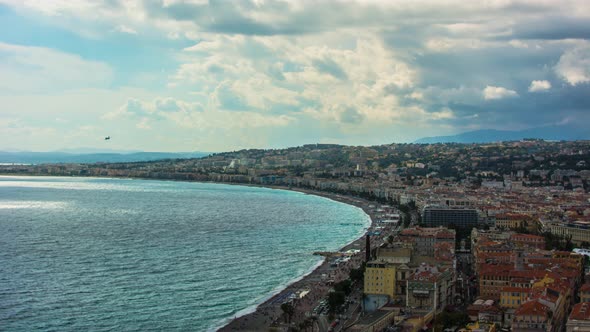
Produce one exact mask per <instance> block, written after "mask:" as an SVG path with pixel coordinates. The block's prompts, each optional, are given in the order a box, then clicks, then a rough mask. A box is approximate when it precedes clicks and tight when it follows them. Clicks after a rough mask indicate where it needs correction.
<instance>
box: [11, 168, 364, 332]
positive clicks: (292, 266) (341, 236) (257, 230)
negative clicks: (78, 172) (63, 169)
mask: <svg viewBox="0 0 590 332" xmlns="http://www.w3.org/2000/svg"><path fill="white" fill-rule="evenodd" d="M369 225H370V218H369V216H368V215H366V214H365V213H364V212H363V211H362V210H361V209H359V208H357V207H354V206H351V205H347V204H343V203H339V202H336V201H333V200H330V199H327V198H323V197H319V196H314V195H307V194H303V193H299V192H294V191H288V190H276V189H269V188H258V187H247V186H234V185H224V184H213V183H196V182H174V181H157V180H153V181H152V180H136V179H112V178H81V177H24V176H23V177H20V176H18V177H17V176H14V177H13V176H0V331H214V330H216V329H218V328H220V327H221V326H223V325H225V324H226V323H228V322H229V321H230V320H231V319H233V318H234V317H237V316H240V315H243V314H246V313H249V312H252V311H253V310H254V309H255V307H256V305H257V304H260V303H261V302H263V301H264V300H266V299H268V298H270V297H271V296H272V295H274V294H276V293H277V292H279V291H280V290H282V289H284V288H285V287H286V286H287V285H288V284H290V283H291V282H293V281H294V280H296V279H298V278H301V277H302V276H303V275H305V274H307V273H309V272H311V271H312V270H313V269H314V268H315V267H316V266H317V265H318V264H320V263H321V261H322V259H321V258H320V257H318V256H314V255H312V253H313V252H314V251H332V250H337V249H339V248H341V247H342V246H343V245H345V244H347V243H349V242H351V241H352V240H354V239H356V238H358V237H359V236H361V235H362V234H363V233H364V232H365V231H366V229H367V228H368V227H369Z"/></svg>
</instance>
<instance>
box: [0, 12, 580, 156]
mask: <svg viewBox="0 0 590 332" xmlns="http://www.w3.org/2000/svg"><path fill="white" fill-rule="evenodd" d="M564 1H565V2H563V1H560V2H556V1H544V0H538V1H537V0H510V1H504V0H499V1H488V2H485V3H482V2H465V1H461V0H449V1H444V2H441V1H437V0H424V1H418V2H416V1H405V0H401V1H381V0H350V1H320V2H318V1H309V0H301V1H291V0H287V1H279V0H276V1H275V0H265V1H259V0H252V1H249V0H236V1H232V0H229V1H227V2H223V3H220V2H217V1H206V0H198V1H194V0H191V1H182V0H166V1H147V0H146V1H144V0H129V1H120V0H108V1H86V2H75V1H74V2H72V1H65V0H56V1H38V0H0V3H6V4H7V5H8V6H10V9H8V12H9V14H11V13H14V14H15V16H18V17H20V18H22V20H21V21H23V22H24V21H27V22H28V24H30V25H31V24H33V22H41V23H39V24H42V27H43V28H45V27H46V28H47V29H48V30H51V29H53V30H54V34H53V35H47V37H51V36H53V37H55V36H58V37H60V38H61V37H63V34H64V33H69V34H70V35H71V34H77V36H75V37H78V38H77V39H76V38H74V39H76V40H70V39H68V43H67V45H65V44H66V43H64V42H62V41H58V40H55V39H54V40H51V38H45V37H44V38H43V43H44V44H43V45H60V46H62V47H64V49H66V47H67V50H68V51H67V52H66V51H63V50H62V51H60V50H57V49H51V48H48V47H33V46H24V45H12V46H16V47H23V48H24V49H26V50H25V51H22V52H21V51H18V52H21V53H18V52H17V51H15V50H14V49H10V47H8V48H7V47H4V48H2V47H0V58H1V59H2V61H0V91H1V92H0V97H6V98H8V97H9V96H11V95H12V94H15V93H20V94H23V93H28V95H27V96H28V97H29V98H31V99H35V98H37V99H35V100H42V101H43V102H44V103H46V104H47V105H51V107H49V108H47V109H46V108H45V107H44V105H42V103H41V102H37V103H36V104H32V103H27V102H25V101H23V100H22V99H15V98H8V99H6V98H5V99H3V100H2V102H3V103H2V105H8V106H7V107H6V108H3V112H4V113H6V114H10V115H13V114H18V112H19V111H22V112H26V114H27V116H28V117H29V118H30V120H28V121H25V120H23V121H24V122H26V125H27V126H28V127H31V128H33V127H35V123H34V121H35V120H33V119H36V118H39V117H42V118H43V121H47V119H56V118H62V119H67V120H68V124H69V125H71V126H83V125H85V124H87V123H94V122H95V121H103V122H104V123H108V124H109V126H121V130H122V131H123V132H124V133H126V132H127V131H128V132H129V134H130V135H131V134H133V135H137V136H138V137H147V138H151V137H150V136H142V135H147V134H146V133H147V132H151V133H152V134H154V133H156V132H157V133H162V136H164V137H163V138H162V139H161V140H162V141H161V142H162V143H161V144H162V145H161V146H166V145H165V144H169V145H168V146H171V147H174V148H177V147H179V146H189V143H190V144H197V143H198V144H199V146H201V145H200V144H208V146H210V148H207V150H217V149H233V148H235V147H237V146H244V147H247V146H248V144H259V146H263V147H264V146H269V145H270V144H274V145H275V146H276V145H281V144H283V145H284V144H287V143H290V144H299V143H300V142H302V141H304V140H309V141H310V142H314V141H315V142H317V141H338V140H340V141H342V142H349V143H352V144H366V143H371V144H372V143H375V144H377V143H382V142H387V141H390V140H393V139H396V140H411V138H412V137H416V135H420V133H423V132H425V131H428V132H430V133H432V134H433V135H438V134H449V133H453V132H457V131H461V130H464V129H466V128H467V129H471V128H498V127H502V126H504V125H506V124H507V123H508V122H509V123H510V126H512V127H514V128H518V127H523V126H535V125H542V124H544V123H557V122H559V121H561V120H562V119H563V118H568V119H579V118H580V117H581V114H583V113H584V112H585V110H587V109H588V107H590V101H589V98H587V96H588V95H589V94H590V85H589V84H588V82H589V81H590V72H589V68H590V66H589V65H588V59H589V58H590V51H589V50H588V41H587V40H588V31H590V30H589V29H588V27H589V23H588V22H590V14H588V13H590V8H589V6H590V4H589V3H588V2H587V1H586V0H564ZM35 24H36V23H35ZM24 28H25V30H23V31H27V30H26V29H27V28H29V27H28V26H25V27H24ZM58 32H59V33H58ZM114 32H115V33H114ZM137 32H139V33H137ZM123 34H131V35H133V36H130V35H127V36H125V35H123ZM43 36H46V35H45V34H44V35H43ZM19 38H20V37H19ZM23 38H24V39H26V40H23V44H25V43H27V44H29V45H33V44H35V43H40V41H39V40H40V38H25V37H23ZM121 41H125V43H121ZM3 45H4V44H3ZM64 45H65V46H64ZM88 45H92V47H87V46H88ZM114 45H116V46H117V48H116V49H112V50H113V52H93V50H94V49H93V47H96V48H97V49H101V50H111V49H110V48H109V47H112V46H114ZM52 47H55V46H52ZM137 50H142V52H143V50H145V53H146V54H148V53H150V54H155V56H153V57H151V56H150V57H145V58H142V59H141V61H139V60H137V61H135V59H136V57H135V56H134V55H136V54H138V53H139V52H138V51H137ZM74 51H78V52H80V54H87V55H85V56H80V55H76V54H73V53H71V52H74ZM11 52H12V53H11ZM84 52H88V53H84ZM33 58H34V59H33ZM90 58H92V60H91V59H90ZM31 59H32V60H31ZM124 59H133V60H132V61H129V60H127V61H123V60H124ZM146 67H149V70H146ZM88 73H92V75H89V74H88ZM150 76H151V77H152V78H151V79H150V80H149V81H148V80H146V79H139V78H140V77H141V78H144V77H150ZM128 77H132V78H131V79H128ZM560 80H563V84H556V83H555V82H558V81H560ZM113 86H115V87H121V86H129V87H130V88H131V87H133V89H134V91H131V92H129V91H125V92H126V93H122V92H121V91H114V90H116V89H117V88H113ZM78 87H82V89H86V90H93V89H94V90H93V91H95V90H96V91H98V90H101V91H103V90H111V92H112V94H108V93H104V92H100V93H99V92H95V93H96V96H94V97H93V95H91V94H90V93H87V94H83V95H84V96H85V97H89V99H90V100H92V103H93V107H85V106H84V103H83V102H80V100H82V99H81V98H78V99H79V100H78V99H77V102H76V105H77V107H75V108H76V110H74V108H73V107H70V106H69V105H68V103H69V102H70V100H71V97H72V94H71V93H70V92H71V91H72V89H74V90H75V89H77V88H78ZM548 90H549V91H550V93H523V92H524V91H529V92H541V91H548ZM2 92H4V93H5V94H6V95H5V96H2ZM128 92H129V93H128ZM519 92H520V95H519ZM41 95H43V96H41ZM81 95H82V94H81ZM97 96H99V97H97ZM160 96H164V97H160ZM129 97H133V98H129ZM514 97H519V98H514ZM40 109H43V110H44V112H46V113H47V116H46V117H44V114H45V113H42V112H41V111H39V110H40ZM60 109H68V112H69V113H68V114H64V113H62V111H60ZM90 109H92V111H89V110H90ZM5 110H6V111H5ZM87 112H89V113H92V114H91V116H86V113H87ZM105 113H107V114H106V115H105ZM23 119H24V117H23ZM101 119H102V120H101ZM106 119H116V120H117V121H106ZM572 121H575V120H572ZM229 128H231V129H229ZM60 129H61V128H60ZM146 129H152V130H151V131H150V130H146ZM58 131H59V130H58ZM196 133H198V135H197V134H196ZM209 135H211V137H223V140H218V141H219V142H217V141H214V139H213V138H211V139H209V138H208V137H209ZM412 135H414V136H412ZM117 136H119V137H120V136H121V134H118V135H117ZM154 138H155V136H154ZM158 140H160V138H158ZM130 142H131V140H130ZM158 144H159V143H158ZM213 147H215V148H213ZM130 148H131V147H130Z"/></svg>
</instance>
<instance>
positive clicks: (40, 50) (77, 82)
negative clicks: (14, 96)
mask: <svg viewBox="0 0 590 332" xmlns="http://www.w3.org/2000/svg"><path fill="white" fill-rule="evenodd" d="M0 58H1V59H2V61H1V62H0V91H2V92H8V93H23V92H27V93H30V92H48V91H63V90H67V89H80V88H89V87H100V86H106V85H107V84H108V83H109V82H111V80H112V78H113V71H112V69H111V68H110V67H109V66H108V65H107V64H105V63H102V62H97V61H89V60H85V59H82V58H81V57H80V56H78V55H74V54H69V53H64V52H61V51H57V50H53V49H49V48H45V47H33V46H21V45H14V44H6V43H1V42H0ZM89 73H92V74H91V75H89ZM2 92H0V94H1V93H2Z"/></svg>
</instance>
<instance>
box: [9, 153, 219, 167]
mask: <svg viewBox="0 0 590 332" xmlns="http://www.w3.org/2000/svg"><path fill="white" fill-rule="evenodd" d="M76 151H78V150H76ZM79 151H80V152H81V151H83V150H79ZM208 155H209V153H205V152H177V153H174V152H123V151H119V152H94V153H71V152H62V151H56V152H26V151H18V152H4V151H0V163H6V164H50V163H58V164H64V163H98V162H103V163H116V162H134V161H152V160H160V159H185V158H200V157H204V156H208Z"/></svg>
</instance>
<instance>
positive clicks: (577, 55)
mask: <svg viewBox="0 0 590 332" xmlns="http://www.w3.org/2000/svg"><path fill="white" fill-rule="evenodd" d="M555 72H556V73H557V75H559V76H560V77H561V78H563V79H564V80H565V81H566V82H568V83H569V84H570V85H577V84H581V83H588V82H590V43H587V42H585V43H583V44H582V45H580V46H577V47H575V48H573V49H570V50H567V51H565V52H564V53H563V55H562V56H561V57H560V58H559V62H558V63H557V65H556V66H555Z"/></svg>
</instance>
